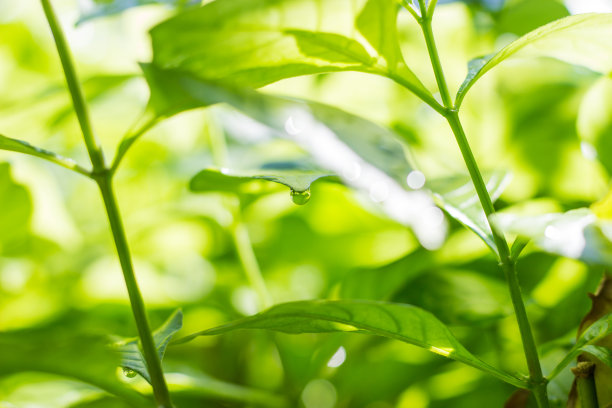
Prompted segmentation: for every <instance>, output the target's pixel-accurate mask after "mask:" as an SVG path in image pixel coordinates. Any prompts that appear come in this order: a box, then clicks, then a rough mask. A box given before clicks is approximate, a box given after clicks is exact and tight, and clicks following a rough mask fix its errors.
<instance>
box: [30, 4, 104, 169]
mask: <svg viewBox="0 0 612 408" xmlns="http://www.w3.org/2000/svg"><path fill="white" fill-rule="evenodd" d="M40 1H41V4H42V7H43V10H44V12H45V16H46V17H47V21H48V22H49V27H50V28H51V32H52V33H53V38H54V39H55V45H56V47H57V53H58V55H59V57H60V60H61V63H62V68H63V69H64V76H65V77H66V83H67V84H68V90H69V91H70V96H71V98H72V105H73V106H74V111H75V113H76V115H77V118H78V120H79V125H80V126H81V131H82V133H83V138H84V139H85V145H86V147H87V152H88V153H89V157H90V158H91V164H92V165H93V168H94V172H97V171H100V170H103V169H104V167H105V164H104V155H103V153H102V149H101V147H100V145H99V144H98V142H97V140H96V136H95V134H94V131H93V127H92V125H91V119H90V117H89V110H88V108H87V103H86V102H85V97H84V96H83V90H82V89H81V84H80V83H79V81H78V78H77V74H76V70H75V68H74V62H73V61H72V54H71V53H70V48H69V47H68V43H67V42H66V37H65V35H64V32H63V31H62V27H61V26H60V24H59V22H58V20H57V16H56V15H55V11H54V10H53V7H52V6H51V2H50V0H40Z"/></svg>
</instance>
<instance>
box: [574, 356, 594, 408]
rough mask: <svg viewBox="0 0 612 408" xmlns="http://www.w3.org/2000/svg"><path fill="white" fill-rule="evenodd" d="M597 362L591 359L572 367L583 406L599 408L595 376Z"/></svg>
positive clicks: (584, 407)
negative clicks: (594, 362)
mask: <svg viewBox="0 0 612 408" xmlns="http://www.w3.org/2000/svg"><path fill="white" fill-rule="evenodd" d="M594 370H595V364H593V363H592V362H590V361H581V362H579V363H578V364H577V365H576V367H574V368H572V372H573V373H574V375H575V376H576V387H577V391H578V398H579V400H580V406H581V408H597V407H599V403H598V402H597V388H596V387H595V378H594V377H593V372H594Z"/></svg>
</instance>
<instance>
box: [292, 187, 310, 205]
mask: <svg viewBox="0 0 612 408" xmlns="http://www.w3.org/2000/svg"><path fill="white" fill-rule="evenodd" d="M291 199H292V200H293V202H294V203H295V204H297V205H304V204H306V203H307V202H308V201H310V190H304V191H296V190H291Z"/></svg>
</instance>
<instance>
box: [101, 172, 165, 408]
mask: <svg viewBox="0 0 612 408" xmlns="http://www.w3.org/2000/svg"><path fill="white" fill-rule="evenodd" d="M96 182H97V183H98V186H99V187H100V193H101V194H102V199H103V200H104V205H105V207H106V212H107V214H108V221H109V223H110V226H111V230H112V233H113V238H114V241H115V246H116V248H117V254H118V255H119V262H120V263H121V268H122V270H123V278H124V280H125V286H126V287H127V291H128V295H129V298H130V304H131V306H132V313H134V319H135V320H136V327H137V329H138V336H139V337H140V344H141V346H142V351H143V354H144V359H145V362H146V364H147V369H148V371H149V375H150V376H151V385H152V386H153V394H154V395H155V399H156V401H157V406H158V407H159V408H171V407H172V403H171V402H170V394H169V392H168V386H167V385H166V381H165V379H164V374H163V371H162V367H161V361H160V358H159V355H158V354H157V349H156V347H155V342H154V341H153V335H152V334H151V328H150V326H149V321H148V319H147V314H146V311H145V305H144V301H143V299H142V295H141V293H140V289H139V288H138V282H137V281H136V276H135V274H134V267H133V265H132V257H131V255H130V249H129V246H128V242H127V238H126V236H125V230H124V228H123V222H122V221H121V214H120V212H119V207H118V206H117V199H116V197H115V192H114V190H113V185H112V179H111V176H110V173H109V172H108V171H106V172H104V173H103V174H102V175H101V176H99V177H97V178H96Z"/></svg>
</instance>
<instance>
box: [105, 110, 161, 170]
mask: <svg viewBox="0 0 612 408" xmlns="http://www.w3.org/2000/svg"><path fill="white" fill-rule="evenodd" d="M160 120H161V118H160V117H159V116H152V117H147V115H146V114H145V115H144V116H143V118H141V119H140V120H138V121H137V123H136V124H135V125H134V126H132V128H131V129H130V130H129V131H128V132H127V134H126V135H125V136H123V139H121V142H120V143H119V146H118V147H117V152H116V153H115V158H114V159H113V163H112V164H111V166H110V171H111V173H112V174H114V173H115V172H116V171H117V168H119V165H120V164H121V161H122V160H123V158H124V157H125V155H126V154H127V152H128V150H130V148H131V147H132V145H133V144H134V143H136V141H137V140H138V139H139V138H140V137H141V136H142V135H144V134H145V133H146V132H148V131H149V130H151V128H153V127H154V126H155V125H157V124H158V123H159V121H160ZM134 129H135V130H134Z"/></svg>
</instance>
